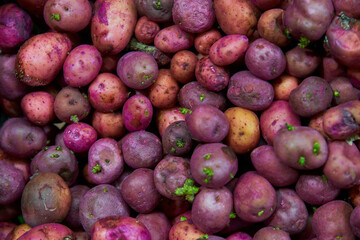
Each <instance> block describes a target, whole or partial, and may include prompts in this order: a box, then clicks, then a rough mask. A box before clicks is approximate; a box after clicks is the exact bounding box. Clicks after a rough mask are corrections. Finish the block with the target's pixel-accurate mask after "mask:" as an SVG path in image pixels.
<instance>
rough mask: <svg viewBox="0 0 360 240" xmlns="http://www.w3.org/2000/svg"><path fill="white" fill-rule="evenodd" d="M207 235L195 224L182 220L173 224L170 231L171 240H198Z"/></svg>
mask: <svg viewBox="0 0 360 240" xmlns="http://www.w3.org/2000/svg"><path fill="white" fill-rule="evenodd" d="M203 235H205V233H204V232H202V231H201V230H199V229H198V228H197V227H195V225H193V224H191V223H189V222H188V221H182V222H179V223H176V224H175V225H173V226H172V227H171V229H170V232H169V240H197V239H199V238H200V237H202V236H203Z"/></svg>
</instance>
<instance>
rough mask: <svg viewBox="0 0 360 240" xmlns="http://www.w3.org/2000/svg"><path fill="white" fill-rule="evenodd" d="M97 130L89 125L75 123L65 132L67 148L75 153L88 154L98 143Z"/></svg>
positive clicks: (64, 138)
mask: <svg viewBox="0 0 360 240" xmlns="http://www.w3.org/2000/svg"><path fill="white" fill-rule="evenodd" d="M96 139H97V133H96V131H95V129H94V128H93V127H92V126H90V125H89V124H87V123H82V122H79V123H73V124H70V125H69V126H67V127H66V128H65V130H64V135H63V140H64V144H65V146H66V147H67V148H69V149H70V150H72V151H74V152H77V153H78V152H86V151H88V150H89V149H90V147H91V145H92V144H93V143H94V142H95V141H96Z"/></svg>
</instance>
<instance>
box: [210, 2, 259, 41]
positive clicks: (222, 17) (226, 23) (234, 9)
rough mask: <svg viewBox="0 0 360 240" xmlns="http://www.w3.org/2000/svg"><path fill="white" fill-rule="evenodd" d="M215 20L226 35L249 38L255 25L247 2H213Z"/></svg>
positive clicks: (253, 16) (250, 7)
mask: <svg viewBox="0 0 360 240" xmlns="http://www.w3.org/2000/svg"><path fill="white" fill-rule="evenodd" d="M213 6H214V9H215V15H216V19H217V21H218V23H219V25H220V27H221V29H222V30H223V31H224V32H225V33H226V34H227V35H229V34H241V35H246V36H248V37H249V36H250V35H251V34H252V33H253V32H254V30H255V28H256V23H257V18H256V15H255V11H254V9H253V8H252V6H251V4H250V3H249V2H248V1H247V0H233V1H231V0H214V5H213Z"/></svg>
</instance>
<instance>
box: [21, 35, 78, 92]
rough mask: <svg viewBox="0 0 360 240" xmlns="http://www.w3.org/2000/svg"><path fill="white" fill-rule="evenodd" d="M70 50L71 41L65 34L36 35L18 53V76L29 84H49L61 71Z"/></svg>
mask: <svg viewBox="0 0 360 240" xmlns="http://www.w3.org/2000/svg"><path fill="white" fill-rule="evenodd" d="M70 50H71V42H70V40H69V38H67V37H66V36H65V35H63V34H60V33H51V32H48V33H43V34H38V35H35V36H34V37H32V38H30V39H29V40H27V41H26V42H25V43H24V44H23V45H22V46H21V48H20V49H19V51H18V53H17V55H16V60H15V75H16V78H17V79H18V80H19V81H21V82H23V83H25V84H27V85H29V86H45V85H48V84H49V83H50V82H52V81H53V80H54V79H55V77H56V75H57V74H58V73H59V72H60V70H61V68H62V66H63V64H64V61H65V58H66V56H67V53H68V52H69V51H70ZM34 56H36V57H34Z"/></svg>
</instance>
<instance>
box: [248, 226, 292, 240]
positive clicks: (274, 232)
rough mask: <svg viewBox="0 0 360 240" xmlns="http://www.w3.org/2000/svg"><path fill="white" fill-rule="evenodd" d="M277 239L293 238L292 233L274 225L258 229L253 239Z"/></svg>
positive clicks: (287, 239)
mask: <svg viewBox="0 0 360 240" xmlns="http://www.w3.org/2000/svg"><path fill="white" fill-rule="evenodd" d="M264 239H276V240H291V238H290V234H289V233H288V232H285V231H283V230H281V229H276V228H274V227H263V228H261V229H260V230H259V231H257V232H256V233H255V235H254V238H253V240H264Z"/></svg>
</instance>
